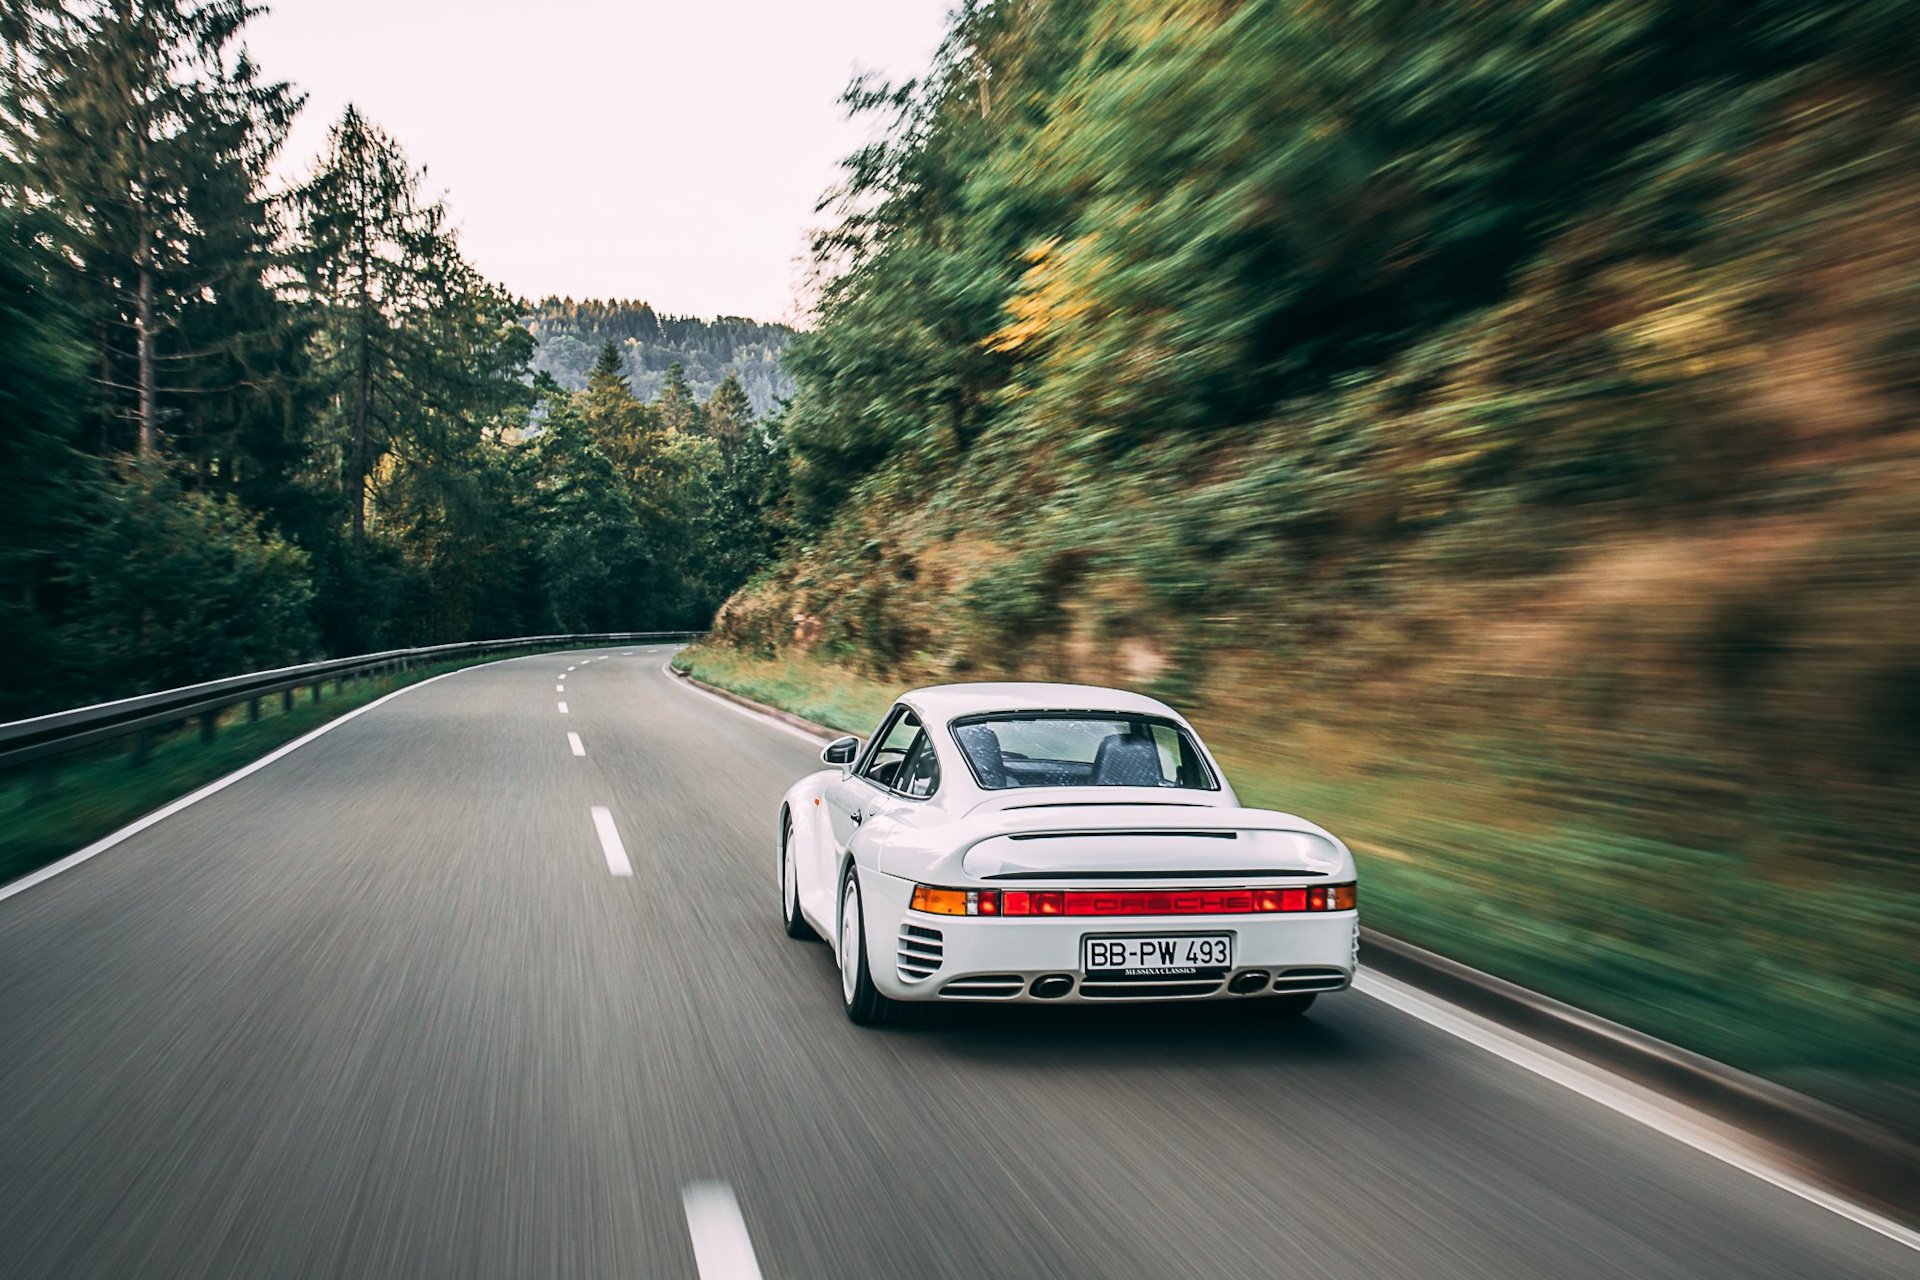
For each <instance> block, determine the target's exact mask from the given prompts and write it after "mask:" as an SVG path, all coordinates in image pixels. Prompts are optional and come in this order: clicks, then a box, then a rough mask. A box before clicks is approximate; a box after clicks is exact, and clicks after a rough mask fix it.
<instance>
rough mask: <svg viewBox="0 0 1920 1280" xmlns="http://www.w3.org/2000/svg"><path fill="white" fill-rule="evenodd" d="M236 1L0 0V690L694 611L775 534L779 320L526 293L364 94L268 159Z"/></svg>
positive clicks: (234, 667) (284, 113) (283, 92)
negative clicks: (315, 135) (298, 143)
mask: <svg viewBox="0 0 1920 1280" xmlns="http://www.w3.org/2000/svg"><path fill="white" fill-rule="evenodd" d="M254 12H255V6H253V5H251V4H250V3H248V0H97V2H95V3H82V4H61V3H52V2H51V0H26V2H25V3H17V4H9V5H7V6H6V7H5V8H4V9H0V241H3V242H4V250H3V251H0V429H4V431H5V436H6V439H5V444H6V448H7V455H8V459H9V466H8V468H7V471H6V475H5V479H4V481H3V482H0V483H4V485H5V488H6V494H5V500H4V501H0V522H3V523H4V529H3V530H0V652H4V653H5V654H6V659H7V660H6V661H5V663H4V664H0V716H4V717H9V718H11V717H16V716H22V715H27V714H33V713H38V712H44V711H50V710H55V709H58V708H59V707H61V706H65V705H71V704H72V703H75V702H94V701H101V700H105V699H107V698H110V697H114V696H119V695H123V694H128V693H133V692H137V691H141V690H146V689H153V688H164V687H169V686H177V685H181V684H186V683H191V682H193V681H197V680H202V679H209V678H213V677H217V676H222V675H229V674H234V673H238V672H243V671H249V670H257V669H262V668H266V667H271V666H275V665H280V664H284V663H291V662H295V661H304V660H307V659H311V658H314V657H317V656H321V655H341V654H351V653H360V652H368V651H374V650H379V649H383V648H388V647H394V646H400V645H411V644H421V643H428V642H433V641H444V640H461V639H470V638H483V637H490V636H510V635H524V634H530V633H544V632H550V631H586V630H601V629H622V630H648V629H668V628H684V627H689V626H697V625H701V624H704V622H705V620H706V619H707V618H708V617H710V616H711V614H712V611H713V608H714V606H715V605H716V604H717V603H718V602H719V601H720V600H722V599H724V598H725V596H726V595H727V593H728V592H729V591H730V590H732V589H733V588H734V587H735V586H737V585H738V584H739V583H740V582H741V581H742V580H743V579H744V577H745V576H746V574H747V573H748V572H749V571H750V570H751V569H752V568H753V567H755V566H756V565H757V564H759V563H760V562H761V560H762V559H763V558H764V556H765V554H766V552H767V547H768V542H767V537H766V535H765V532H764V530H765V521H764V520H763V518H762V517H763V514H764V512H765V511H766V510H767V507H768V504H769V502H770V501H772V499H773V496H774V495H775V489H774V488H773V487H771V486H774V485H775V481H776V479H777V476H778V475H779V474H780V473H781V468H782V465H783V463H782V459H783V456H784V455H783V454H782V452H781V448H780V444H779V427H778V424H777V422H776V421H774V420H772V419H771V418H769V417H768V416H767V412H766V411H767V410H768V409H769V408H770V407H771V406H772V405H773V403H774V400H775V398H776V396H777V395H778V394H779V392H780V390H781V387H780V385H779V384H778V382H777V374H776V370H777V359H778V350H779V346H780V343H781V342H782V341H783V340H784V337H785V331H784V330H782V329H780V328H779V327H778V326H758V325H752V324H750V323H748V322H746V321H732V320H729V321H723V322H719V323H717V324H715V325H706V324H703V323H702V322H699V321H694V320H686V319H679V318H673V317H667V318H657V317H655V316H654V315H653V313H652V312H650V311H648V310H646V309H645V308H644V307H624V306H622V307H613V308H610V309H609V308H598V309H596V304H583V305H580V306H575V305H573V304H547V305H544V306H542V307H538V308H536V307H532V306H530V305H529V304H528V303H526V302H524V301H522V300H520V299H516V298H514V297H513V296H511V295H510V294H509V293H508V292H507V291H505V290H503V289H502V288H501V287H499V286H498V285H496V284H494V283H492V282H491V281H489V280H487V279H486V278H484V277H483V276H482V275H481V274H480V273H479V272H477V271H476V270H475V269H474V267H473V266H472V265H471V264H470V263H469V262H468V261H467V259H466V258H465V257H464V256H463V254H462V251H461V246H460V243H459V239H458V237H457V236H456V234H455V233H454V231H453V229H452V228H451V227H450V226H449V224H448V220H447V216H446V212H445V210H444V208H443V207H442V205H441V203H440V202H439V200H438V199H437V198H436V197H435V196H434V195H433V194H432V193H431V192H430V191H429V190H428V189H427V188H426V187H425V185H424V183H423V172H422V169H421V168H420V166H419V164H418V162H417V161H416V160H415V159H414V158H412V157H410V156H409V155H408V154H407V152H406V150H405V148H404V146H403V145H402V143H401V141H400V140H399V139H397V138H394V137H392V136H390V135H389V134H388V133H386V132H385V131H384V130H382V129H381V128H380V126H379V125H378V123H377V122H375V121H372V120H369V119H367V118H366V117H365V116H363V115H362V114H361V113H360V112H358V111H356V110H354V109H352V108H348V109H347V110H346V111H345V112H344V114H343V115H342V116H341V117H340V119H338V120H337V121H334V122H333V124H332V126H331V128H330V130H329V132H328V135H327V140H326V147H325V152H324V154H322V155H320V156H319V157H317V158H315V159H314V161H313V162H312V163H311V165H309V166H308V167H307V175H306V176H305V177H304V179H303V180H301V181H299V182H298V183H296V184H294V185H292V186H290V187H276V186H275V184H274V183H273V182H272V181H270V179H269V172H270V167H271V165H272V164H273V162H274V160H275V159H276V157H277V156H278V155H279V152H280V150H281V148H282V146H283V145H284V142H285V139H286V137H287V131H288V128H289V126H290V124H291V123H292V121H293V120H294V119H295V117H296V115H297V114H298V113H299V112H300V111H301V109H302V96H301V94H300V92H299V90H298V89H297V88H296V87H294V86H293V85H290V84H287V83H284V82H281V81H278V80H275V79H273V78H272V77H271V76H270V75H269V74H268V73H267V72H266V71H264V70H263V69H262V68H261V67H259V66H257V65H256V64H255V63H254V62H253V61H252V60H251V59H250V58H249V57H248V56H247V54H246V48H245V35H246V26H247V23H248V21H249V19H250V17H252V16H253V15H254ZM529 316H532V317H533V319H532V321H531V323H532V325H533V327H534V329H537V330H539V331H540V334H541V341H542V342H544V343H545V344H546V346H545V348H544V352H545V354H546V355H547V356H548V357H555V356H556V355H558V354H561V353H563V352H564V351H565V350H566V344H567V343H569V342H572V343H574V344H575V345H576V346H578V344H579V343H580V342H581V341H583V340H585V341H589V342H591V343H592V345H591V347H590V348H588V349H585V358H584V360H574V359H572V357H571V356H567V357H566V358H564V359H549V360H547V361H546V362H544V366H543V362H542V361H541V360H539V359H537V358H536V356H537V352H539V351H541V350H542V348H541V347H540V346H539V344H538V343H536V338H535V335H534V332H532V331H530V329H529V321H528V317H529ZM642 320H644V326H643V325H642V324H641V322H642ZM543 326H544V327H543ZM622 326H626V328H625V329H623V328H622ZM616 331H617V332H618V336H617V337H616ZM583 335H584V339H583ZM630 338H631V339H633V341H629V339H630ZM662 353H670V354H671V355H672V356H673V358H674V359H677V360H680V361H683V362H684V368H683V365H682V364H676V363H674V362H673V360H668V361H667V362H666V363H665V364H663V365H656V363H655V361H656V359H657V358H658V357H660V356H661V355H662ZM545 368H553V369H555V370H557V371H559V372H561V373H562V374H563V375H564V379H565V380H564V382H563V381H561V380H559V379H556V378H555V377H553V376H549V375H548V374H547V373H546V372H545ZM736 369H737V371H736ZM688 370H690V372H688Z"/></svg>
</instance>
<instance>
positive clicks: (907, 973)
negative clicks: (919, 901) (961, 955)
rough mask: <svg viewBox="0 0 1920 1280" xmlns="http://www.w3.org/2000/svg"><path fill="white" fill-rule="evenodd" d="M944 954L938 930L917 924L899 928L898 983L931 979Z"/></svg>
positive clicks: (942, 942)
mask: <svg viewBox="0 0 1920 1280" xmlns="http://www.w3.org/2000/svg"><path fill="white" fill-rule="evenodd" d="M946 954H947V952H946V942H945V939H944V938H943V937H942V935H941V933H940V931H939V930H938V929H929V928H927V927H926V926H925V925H918V924H903V925H901V926H900V951H899V960H900V981H902V982H919V981H921V980H922V979H925V978H930V977H932V976H933V973H934V970H936V969H938V968H939V967H940V962H941V961H942V960H944V959H945V958H946Z"/></svg>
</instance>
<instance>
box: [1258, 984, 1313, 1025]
mask: <svg viewBox="0 0 1920 1280" xmlns="http://www.w3.org/2000/svg"><path fill="white" fill-rule="evenodd" d="M1318 994H1319V993H1318V992H1316V991H1308V992H1304V993H1301V994H1296V995H1290V996H1275V997H1273V999H1271V1000H1269V1001H1267V1007H1268V1008H1269V1009H1271V1010H1272V1011H1273V1016H1274V1017H1275V1018H1278V1019H1279V1020H1280V1021H1282V1022H1286V1021H1290V1020H1291V1019H1294V1018H1298V1017H1300V1016H1301V1015H1302V1014H1304V1013H1305V1012H1306V1011H1307V1010H1309V1009H1311V1008H1313V1001H1314V997H1315V996H1317V995H1318Z"/></svg>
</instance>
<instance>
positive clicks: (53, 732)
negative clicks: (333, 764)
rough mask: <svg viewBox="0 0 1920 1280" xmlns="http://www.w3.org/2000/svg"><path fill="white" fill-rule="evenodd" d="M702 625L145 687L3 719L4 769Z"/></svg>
mask: <svg viewBox="0 0 1920 1280" xmlns="http://www.w3.org/2000/svg"><path fill="white" fill-rule="evenodd" d="M701 634H702V633H701V632H698V631H607V632H598V633H594V634H590V635H570V636H516V637H514V638H512V639H507V640H475V641H469V642H466V643H462V644H436V645H425V646H422V647H420V648H416V649H389V650H387V651H386V652H385V653H365V654H361V655H360V656H358V657H354V658H331V659H328V660H327V661H325V662H309V663H306V664H305V665H303V666H298V667H281V668H279V669H277V670H274V671H258V672H254V673H253V674H251V675H244V676H228V677H226V678H225V679H223V680H210V681H208V682H207V683H205V684H195V685H188V686H187V687H186V688H183V689H163V690H161V691H160V692H158V693H142V694H139V695H136V696H135V697H131V698H122V699H120V700H119V701H118V702H102V703H99V704H97V705H95V706H91V707H76V708H74V709H73V710H71V711H56V712H54V713H53V714H51V715H44V716H35V717H34V718H33V719H31V720H15V721H13V722H11V723H9V724H0V767H5V766H8V765H17V764H25V763H28V762H30V761H33V760H38V759H42V758H44V757H47V756H51V755H54V754H56V753H58V752H62V751H71V750H72V749H74V748H75V747H84V746H88V745H90V744H92V743H95V742H105V741H107V740H109V739H112V738H120V737H126V736H129V735H132V734H137V733H141V732H143V731H146V730H151V729H155V728H158V727H159V726H161V725H167V724H175V723H178V722H180V721H184V720H189V719H192V718H193V717H194V716H204V717H208V719H206V720H203V721H202V723H203V724H205V725H207V726H208V727H209V729H211V725H212V720H211V717H213V716H215V715H217V714H218V713H219V712H221V711H224V710H226V709H227V708H228V707H234V706H239V705H240V704H241V703H248V704H250V705H251V706H252V707H253V709H254V710H255V713H256V718H257V713H258V700H259V699H261V698H264V697H267V696H269V695H271V694H275V693H278V694H281V695H283V696H284V697H285V699H286V701H287V704H288V706H289V707H291V705H292V701H293V694H294V691H295V690H296V689H304V688H307V687H308V686H312V687H313V689H314V697H315V699H316V700H317V699H318V698H319V696H320V688H321V686H323V685H324V684H325V683H326V682H327V681H329V680H331V681H333V682H334V687H335V688H336V690H337V689H338V688H339V686H340V684H341V683H342V682H343V681H345V680H348V679H354V678H358V677H361V676H367V675H380V674H385V673H388V672H394V671H406V670H409V669H411V668H412V667H414V666H416V665H418V664H420V663H427V662H438V661H443V660H445V659H448V658H467V657H482V656H485V655H486V654H489V653H500V652H503V651H507V650H512V649H555V648H576V647H580V646H586V645H602V644H634V643H642V642H654V641H661V640H691V639H694V638H696V637H697V636H699V635H701Z"/></svg>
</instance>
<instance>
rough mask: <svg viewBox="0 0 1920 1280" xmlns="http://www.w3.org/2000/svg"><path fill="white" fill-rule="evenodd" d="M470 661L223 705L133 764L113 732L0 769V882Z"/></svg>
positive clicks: (158, 740)
mask: <svg viewBox="0 0 1920 1280" xmlns="http://www.w3.org/2000/svg"><path fill="white" fill-rule="evenodd" d="M505 656H509V657H510V656H514V655H505ZM487 661H498V659H497V658H488V659H487ZM473 665H475V664H474V662H473V661H472V660H470V659H462V660H460V661H455V662H446V663H438V664H435V665H432V666H425V667H419V668H416V669H414V670H412V671H408V672H404V673H398V674H395V675H391V676H381V677H375V678H369V679H366V680H362V681H361V682H360V683H358V684H354V683H351V682H349V683H348V684H346V685H345V686H344V687H343V688H342V689H341V690H340V692H338V693H335V692H334V691H333V687H332V686H331V685H328V686H327V687H326V692H325V695H324V696H323V697H322V699H321V701H319V702H317V703H316V702H314V701H313V700H312V698H313V695H312V692H311V691H310V690H306V689H302V690H299V691H298V693H297V694H296V696H295V700H294V706H293V710H291V711H287V710H284V709H283V706H282V701H281V698H280V697H279V695H277V694H276V695H273V696H271V697H268V698H263V699H262V700H261V706H260V719H259V720H258V721H257V722H250V721H249V720H248V719H247V708H246V707H245V706H244V705H242V706H237V707H229V708H228V709H227V710H226V711H225V712H223V713H222V714H221V716H220V720H219V725H218V731H217V732H216V734H215V735H214V737H213V739H212V741H207V740H205V739H203V738H202V737H201V730H200V725H199V722H198V721H195V722H193V723H191V724H188V725H185V726H182V727H179V728H176V729H173V730H172V731H170V732H166V733H160V734H156V735H155V736H154V738H153V739H152V745H151V748H150V750H149V752H148V754H147V758H146V759H145V760H144V761H135V759H134V758H133V755H132V752H131V750H130V749H129V744H130V741H131V740H130V739H121V740H118V741H111V742H104V743H100V744H97V745H96V746H93V747H88V748H82V749H81V750H78V751H72V752H68V753H66V754H64V755H60V756H55V757H53V758H52V760H50V761H48V762H45V763H44V764H37V765H26V766H23V767H21V768H16V769H9V770H7V771H5V772H4V773H0V885H4V884H6V883H7V882H8V881H10V880H14V879H17V878H19V877H20V876H24V875H27V874H29V873H31V872H33V871H37V870H39V869H40V868H41V867H44V866H46V865H47V864H48V863H50V862H56V861H58V860H59V859H61V858H64V857H66V856H67V855H68V854H70V853H72V852H74V851H75V850H77V849H81V848H84V847H85V846H87V845H89V844H91V843H93V842H94V841H95V840H98V839H99V838H100V837H101V836H104V835H107V834H108V833H110V832H113V831H117V830H118V829H119V828H121V827H123V826H125V825H126V824H127V823H129V822H131V821H133V820H134V819H136V818H138V817H140V816H141V815H143V814H147V813H151V812H152V811H153V810H155V809H157V808H159V807H160V806H161V805H164V804H166V803H168V802H169V801H171V800H174V799H176V798H178V797H180V796H183V795H185V794H187V793H188V792H189V791H192V790H194V789H195V788H197V787H203V786H205V785H206V784H207V783H209V782H212V781H213V780H215V779H216V778H220V777H224V776H225V775H227V774H229V773H231V772H233V771H234V770H235V769H238V768H241V767H242V766H244V765H247V764H251V763H252V762H253V761H255V760H258V759H259V758H260V757H261V756H263V755H266V754H267V753H268V752H269V751H272V750H273V749H274V748H275V747H278V746H281V745H283V744H285V743H288V742H291V741H293V740H294V739H295V738H297V737H299V736H300V735H301V734H303V733H308V732H310V731H312V730H314V729H317V728H318V727H320V726H321V725H323V724H325V723H327V722H328V721H329V720H333V719H336V718H338V717H339V716H341V715H344V714H345V713H346V712H349V711H352V710H353V709H354V708H356V707H364V706H365V705H367V704H368V703H369V702H372V701H374V700H375V699H376V698H382V697H385V696H386V695H387V694H389V693H392V692H393V691H394V690H396V689H402V688H405V687H406V686H408V685H411V684H418V683H420V682H421V681H422V680H426V679H429V678H431V677H433V676H436V675H439V674H441V673H443V672H447V671H454V670H458V669H459V668H461V667H467V666H473Z"/></svg>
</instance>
